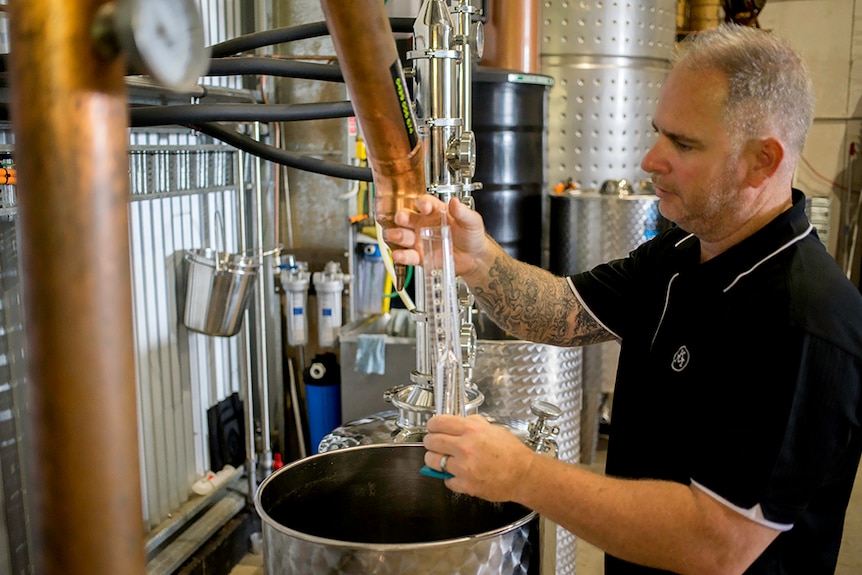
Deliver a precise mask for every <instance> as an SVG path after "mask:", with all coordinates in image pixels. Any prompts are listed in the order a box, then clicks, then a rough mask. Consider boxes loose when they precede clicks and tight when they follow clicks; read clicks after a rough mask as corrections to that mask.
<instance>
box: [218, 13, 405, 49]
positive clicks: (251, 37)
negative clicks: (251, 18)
mask: <svg viewBox="0 0 862 575" xmlns="http://www.w3.org/2000/svg"><path fill="white" fill-rule="evenodd" d="M414 22H415V20H414V19H413V18H390V19H389V23H390V25H391V26H392V31H393V32H396V33H397V32H406V33H412V32H413V24H414ZM328 34H329V30H328V29H327V27H326V22H311V23H309V24H300V25H299V26H289V27H287V28H276V29H274V30H265V31H262V32H254V33H251V34H245V35H243V36H238V37H236V38H231V39H230V40H225V41H224V42H219V43H218V44H213V45H212V46H210V54H211V55H212V57H213V58H223V57H224V56H232V55H234V54H239V53H240V52H247V51H248V50H255V49H257V48H263V47H264V46H273V45H275V44H282V43H284V42H293V41H294V40H306V39H308V38H317V37H319V36H326V35H328Z"/></svg>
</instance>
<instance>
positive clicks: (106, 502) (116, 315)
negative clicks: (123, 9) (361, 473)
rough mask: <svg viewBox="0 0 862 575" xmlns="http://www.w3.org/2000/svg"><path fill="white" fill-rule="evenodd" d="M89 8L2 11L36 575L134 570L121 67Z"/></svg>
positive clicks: (136, 498) (73, 0)
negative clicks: (104, 45) (98, 48)
mask: <svg viewBox="0 0 862 575" xmlns="http://www.w3.org/2000/svg"><path fill="white" fill-rule="evenodd" d="M103 2H104V0H26V1H16V2H11V3H10V4H9V12H10V18H9V23H10V28H11V36H10V37H11V45H10V60H11V68H10V77H9V81H10V87H11V111H12V114H11V115H12V127H13V130H14V135H15V160H16V164H17V168H18V189H17V191H18V195H17V197H18V202H19V208H18V210H19V211H18V222H19V225H20V234H21V248H20V251H21V258H22V262H23V280H22V282H23V287H24V292H23V293H24V309H25V323H24V325H25V331H26V336H27V355H28V358H27V359H28V375H29V386H30V389H31V392H32V395H31V407H32V418H33V422H34V423H33V427H34V429H33V435H34V442H33V447H34V449H33V453H32V460H31V461H32V465H31V466H30V470H31V474H32V481H31V483H30V484H31V486H32V490H31V493H32V496H33V504H34V505H33V511H34V513H33V527H34V529H33V533H34V539H35V541H34V549H35V553H34V559H35V562H36V565H35V567H34V570H33V572H34V573H39V574H40V575H43V574H44V575H54V574H56V575H60V574H67V573H74V574H76V575H85V574H86V575H90V574H92V575H106V574H108V573H110V574H111V575H127V574H128V575H132V574H135V575H137V574H141V573H144V570H145V558H144V539H143V521H142V511H141V509H142V507H141V488H140V472H139V463H138V440H137V425H136V417H137V415H136V413H137V410H136V397H135V366H134V356H133V351H132V350H133V342H132V333H133V332H132V319H131V318H132V305H131V281H130V272H129V270H130V264H129V229H128V213H127V209H128V195H129V191H128V187H129V175H128V157H127V152H126V150H127V146H128V133H127V125H128V123H127V113H126V90H125V85H124V79H123V78H124V73H125V72H124V71H125V65H124V63H123V61H122V59H121V58H115V59H113V60H111V61H104V60H102V59H100V58H98V57H97V56H96V52H95V50H94V47H93V42H92V40H91V34H90V26H91V22H92V21H93V16H94V14H95V12H96V10H97V9H98V7H99V5H100V4H102V3H103Z"/></svg>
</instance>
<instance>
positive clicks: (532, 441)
mask: <svg viewBox="0 0 862 575" xmlns="http://www.w3.org/2000/svg"><path fill="white" fill-rule="evenodd" d="M530 411H531V412H532V413H533V415H535V416H536V417H537V418H538V419H537V420H536V421H534V422H532V423H530V425H529V427H528V430H529V432H530V436H529V437H528V438H527V445H529V446H530V447H532V448H533V450H534V451H535V452H536V453H550V452H551V450H553V449H555V448H556V446H557V442H556V441H554V440H553V439H552V438H553V437H554V436H556V435H558V434H559V433H560V428H559V426H556V425H549V424H548V422H549V421H554V420H555V419H558V418H559V417H560V416H561V415H562V414H563V411H562V410H561V409H560V408H559V407H557V406H556V405H554V404H553V403H548V402H547V401H537V402H535V403H533V404H532V405H531V406H530Z"/></svg>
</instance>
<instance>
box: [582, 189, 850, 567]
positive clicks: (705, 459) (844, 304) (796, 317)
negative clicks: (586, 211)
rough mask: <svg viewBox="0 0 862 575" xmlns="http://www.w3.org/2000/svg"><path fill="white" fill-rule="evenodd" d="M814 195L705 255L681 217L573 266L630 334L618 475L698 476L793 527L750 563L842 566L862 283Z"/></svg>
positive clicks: (741, 506) (713, 490)
mask: <svg viewBox="0 0 862 575" xmlns="http://www.w3.org/2000/svg"><path fill="white" fill-rule="evenodd" d="M804 208H805V197H804V195H803V194H802V192H800V191H798V190H794V191H793V207H792V208H791V209H790V210H788V211H786V212H784V213H782V214H781V215H779V216H778V217H777V218H775V220H773V221H772V222H770V223H769V224H768V225H767V226H766V227H764V228H763V229H761V230H759V231H758V232H757V233H755V234H754V235H753V236H751V237H749V238H748V239H746V240H744V241H743V242H741V243H740V244H738V245H736V246H734V247H733V248H731V249H730V250H728V251H726V252H725V253H723V254H721V255H719V256H718V257H715V258H713V259H711V260H710V261H708V262H705V263H700V260H699V258H700V249H699V241H698V240H697V238H695V237H694V236H692V235H690V234H687V233H686V232H684V231H682V230H680V229H678V228H674V229H671V230H668V231H666V232H664V233H662V234H661V235H659V236H657V237H656V238H654V239H653V240H652V241H649V242H647V243H645V244H643V245H642V246H640V247H638V248H637V249H636V250H634V251H633V252H632V253H631V254H630V255H629V257H627V258H624V259H620V260H615V261H612V262H609V263H607V264H602V265H600V266H597V267H596V268H594V269H592V270H591V271H588V272H585V273H581V274H578V275H575V276H572V277H571V278H570V283H571V285H572V289H573V290H574V292H575V294H576V295H577V297H578V298H579V299H580V300H581V301H582V302H583V304H584V305H585V306H586V308H587V309H588V310H589V311H590V313H591V314H592V315H593V316H594V317H595V318H596V319H597V320H598V321H599V322H601V323H602V325H604V326H605V327H606V328H607V329H608V330H610V331H611V332H612V333H614V334H615V335H616V336H617V337H618V338H619V340H620V342H621V349H620V360H619V368H618V371H617V378H616V385H615V389H614V407H613V417H612V424H611V433H610V443H609V446H608V458H607V467H606V471H607V473H608V474H609V475H615V476H620V477H630V478H655V479H666V480H671V481H676V482H679V483H682V484H686V485H688V484H691V483H692V482H695V483H696V484H697V485H698V487H700V488H702V489H704V490H706V491H707V492H708V493H709V494H710V495H712V496H713V497H714V498H716V499H717V500H719V501H721V502H722V503H724V504H725V505H728V506H730V507H732V508H734V509H736V510H737V511H739V512H740V513H744V514H746V515H747V516H749V517H751V518H752V519H754V520H756V521H759V522H761V523H764V524H767V525H770V526H772V527H775V528H778V529H781V530H782V531H783V532H782V533H781V535H779V537H778V538H777V539H776V541H774V542H773V544H772V545H771V546H770V547H769V548H768V549H767V550H766V552H765V553H764V554H763V555H762V556H761V558H760V559H758V560H757V562H756V563H755V564H754V565H753V566H752V567H751V568H750V569H749V570H748V571H747V573H751V574H770V575H774V574H782V575H785V574H799V575H811V574H822V573H832V572H833V571H834V567H835V563H836V559H837V555H838V549H839V546H840V544H841V534H842V530H843V523H844V512H845V509H846V507H847V503H848V499H849V497H850V491H851V489H852V487H853V480H854V477H855V474H856V470H857V468H858V465H859V458H860V452H862V432H860V415H862V408H860V396H862V296H860V293H859V291H858V290H857V289H856V287H855V286H854V285H853V284H852V283H851V282H850V281H849V280H848V279H847V278H846V277H845V275H844V274H843V273H842V272H841V270H840V269H839V267H838V266H837V265H836V263H835V261H834V259H833V258H832V257H831V256H830V255H829V253H828V252H827V251H826V250H825V248H824V247H823V245H822V243H821V242H820V240H819V239H818V238H817V235H816V232H815V231H814V229H813V227H812V226H811V225H810V223H809V222H808V219H807V217H806V216H805V210H804ZM620 529H625V526H624V525H620ZM655 572H657V571H655V570H651V569H645V568H642V567H638V566H634V565H631V564H628V563H625V562H623V561H619V560H617V559H615V558H613V557H607V558H606V571H605V573H606V575H619V574H623V573H626V574H628V573H655Z"/></svg>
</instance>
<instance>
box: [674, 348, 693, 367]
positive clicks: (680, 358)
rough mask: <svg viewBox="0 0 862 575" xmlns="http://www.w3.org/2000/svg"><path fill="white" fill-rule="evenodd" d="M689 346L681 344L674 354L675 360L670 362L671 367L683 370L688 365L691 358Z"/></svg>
mask: <svg viewBox="0 0 862 575" xmlns="http://www.w3.org/2000/svg"><path fill="white" fill-rule="evenodd" d="M689 357H690V356H689V353H688V348H687V347H685V346H684V345H682V346H680V348H679V349H678V350H676V353H675V354H673V360H671V362H670V367H671V369H672V370H674V371H682V370H684V369H685V366H687V365H688V359H689Z"/></svg>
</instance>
